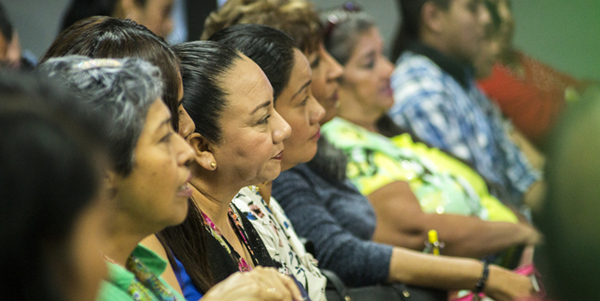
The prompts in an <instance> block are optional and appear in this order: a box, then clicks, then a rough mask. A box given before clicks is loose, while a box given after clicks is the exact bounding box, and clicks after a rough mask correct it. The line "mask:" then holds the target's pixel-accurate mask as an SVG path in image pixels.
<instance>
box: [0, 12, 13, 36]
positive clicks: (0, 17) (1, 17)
mask: <svg viewBox="0 0 600 301" xmlns="http://www.w3.org/2000/svg"><path fill="white" fill-rule="evenodd" d="M13 30H14V29H13V26H12V23H11V22H10V19H9V18H8V14H7V13H6V9H4V6H3V5H2V3H0V33H2V35H3V36H4V39H5V40H6V42H8V43H10V42H11V41H12V38H13Z"/></svg>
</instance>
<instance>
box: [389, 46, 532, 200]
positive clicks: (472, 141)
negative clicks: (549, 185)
mask: <svg viewBox="0 0 600 301" xmlns="http://www.w3.org/2000/svg"><path fill="white" fill-rule="evenodd" d="M391 85H392V88H393V89H394V100H395V103H394V106H393V107H392V108H391V110H390V112H389V114H390V116H391V117H392V119H393V120H394V122H395V123H396V124H398V125H399V126H400V127H403V128H407V129H410V130H411V131H412V132H413V133H415V134H416V135H417V136H418V137H419V138H420V139H421V140H423V141H426V142H427V143H429V144H431V145H432V146H434V147H438V148H440V149H443V150H445V151H447V152H449V153H451V154H453V155H454V156H456V157H458V158H460V159H462V160H465V161H467V162H470V163H471V164H473V166H474V168H475V169H476V170H477V172H478V173H479V174H480V175H481V176H483V177H484V178H485V179H487V181H489V182H491V183H494V184H496V185H497V186H498V187H500V191H495V192H494V193H495V195H496V196H497V197H500V198H502V199H503V200H506V201H510V202H511V203H512V204H514V205H516V206H520V205H521V202H522V196H523V193H525V192H526V191H527V190H528V189H529V187H530V186H531V185H532V184H533V183H534V182H535V181H537V180H538V179H540V177H541V175H540V172H539V171H536V170H534V169H533V168H532V167H531V165H530V164H529V162H528V161H527V159H526V158H525V156H524V154H523V153H522V152H521V151H520V150H519V148H518V147H517V146H516V145H515V144H514V143H513V142H512V140H511V139H510V137H509V135H508V130H507V128H508V125H507V124H505V122H504V121H503V120H502V115H501V113H500V111H499V109H498V108H497V107H496V106H494V105H493V104H492V103H491V102H490V101H489V100H488V99H487V98H486V97H485V95H483V94H482V93H481V92H480V91H479V89H478V88H477V87H476V85H475V82H474V80H473V79H472V77H471V78H470V81H469V83H468V87H463V86H461V85H460V84H459V83H458V82H457V81H456V80H455V79H454V78H453V77H452V76H451V75H450V74H448V73H446V72H445V71H443V70H442V69H441V68H440V67H439V66H438V65H436V64H435V63H434V62H433V61H432V60H430V59H429V58H428V57H426V56H424V55H420V54H416V53H413V52H411V51H406V52H405V53H404V54H403V55H402V56H401V57H400V59H399V60H398V64H397V67H396V70H394V73H393V74H392V80H391Z"/></svg>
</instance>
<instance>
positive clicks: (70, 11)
mask: <svg viewBox="0 0 600 301" xmlns="http://www.w3.org/2000/svg"><path fill="white" fill-rule="evenodd" d="M119 1H121V0H91V1H90V0H71V4H69V6H68V7H67V10H66V12H65V15H64V16H63V19H62V23H61V27H60V30H61V31H63V30H65V29H67V28H68V27H69V26H71V25H73V24H75V23H76V22H77V21H79V20H83V19H87V18H89V17H91V16H113V15H114V14H115V8H116V6H117V4H118V3H119ZM134 1H135V2H136V3H137V4H139V5H140V6H142V7H144V6H146V2H147V0H134Z"/></svg>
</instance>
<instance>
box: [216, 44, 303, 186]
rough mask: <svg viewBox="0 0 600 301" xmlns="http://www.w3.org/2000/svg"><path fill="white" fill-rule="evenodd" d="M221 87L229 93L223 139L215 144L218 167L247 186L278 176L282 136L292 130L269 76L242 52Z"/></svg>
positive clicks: (281, 155) (237, 181) (223, 123)
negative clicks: (276, 101)
mask: <svg viewBox="0 0 600 301" xmlns="http://www.w3.org/2000/svg"><path fill="white" fill-rule="evenodd" d="M221 88H222V89H223V90H224V92H225V93H226V94H227V95H226V96H225V100H226V105H225V108H224V110H223V112H222V114H221V118H220V120H219V125H218V126H219V127H220V128H221V139H220V141H219V142H218V143H216V144H214V145H213V146H212V147H213V156H214V158H215V161H216V164H217V167H216V168H217V170H218V171H219V172H220V173H221V174H223V175H228V176H229V177H230V179H231V181H233V182H235V183H242V185H244V186H247V185H255V184H259V183H262V182H265V181H271V180H273V179H275V178H276V177H277V176H278V175H279V173H280V171H281V160H282V158H283V156H284V150H283V148H284V147H283V140H284V139H286V138H287V137H289V135H290V131H291V130H290V126H289V125H288V124H287V123H286V122H285V120H283V118H282V117H281V116H280V115H279V113H277V111H275V109H274V107H273V88H272V87H271V84H270V83H269V80H268V79H267V77H266V76H265V74H264V73H263V71H262V70H261V69H260V67H258V65H256V63H254V62H253V61H252V60H250V59H249V58H247V57H246V56H244V55H242V59H239V60H236V62H235V63H234V66H233V68H232V69H231V70H230V71H229V72H228V73H227V74H226V75H225V76H224V78H223V80H222V82H221Z"/></svg>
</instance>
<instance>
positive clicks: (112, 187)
mask: <svg viewBox="0 0 600 301" xmlns="http://www.w3.org/2000/svg"><path fill="white" fill-rule="evenodd" d="M119 179H121V176H119V175H118V174H117V173H116V172H115V171H113V170H106V171H104V176H103V177H102V189H103V190H104V191H103V193H105V196H107V197H108V199H113V198H115V196H116V195H117V191H118V189H117V187H118V186H119Z"/></svg>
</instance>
